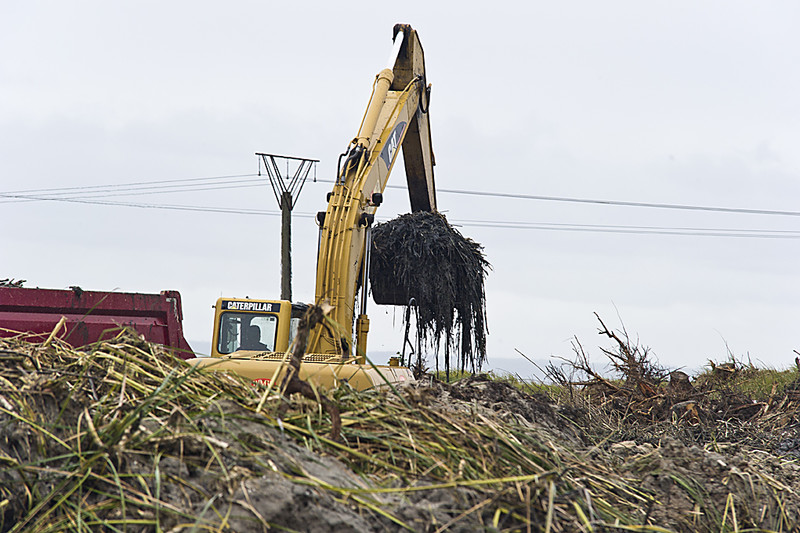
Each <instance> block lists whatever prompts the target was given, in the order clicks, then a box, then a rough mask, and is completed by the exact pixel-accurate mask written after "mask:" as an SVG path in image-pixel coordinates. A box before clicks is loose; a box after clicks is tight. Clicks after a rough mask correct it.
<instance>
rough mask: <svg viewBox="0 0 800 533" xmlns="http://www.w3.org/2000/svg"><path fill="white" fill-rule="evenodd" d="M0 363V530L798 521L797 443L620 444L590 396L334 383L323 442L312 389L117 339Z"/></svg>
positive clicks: (664, 526)
mask: <svg viewBox="0 0 800 533" xmlns="http://www.w3.org/2000/svg"><path fill="white" fill-rule="evenodd" d="M0 358H2V365H0V461H2V464H3V468H2V469H1V470H0V520H2V523H0V530H2V531H85V530H87V529H89V530H118V531H159V530H163V531H175V532H178V531H193V530H195V531H196V530H208V531H238V532H241V531H267V530H269V529H274V530H289V531H323V532H324V531H352V532H372V531H431V532H434V531H441V532H444V531H528V530H530V531H549V532H567V531H579V530H584V531H588V530H590V529H591V530H595V531H615V530H639V531H665V530H666V531H687V532H688V531H709V532H710V531H714V532H718V531H734V530H744V529H746V528H759V530H763V531H791V530H793V529H792V528H795V530H796V528H797V524H798V520H799V519H800V495H798V493H797V491H796V489H795V487H796V486H797V485H798V481H800V479H798V476H800V472H799V470H800V468H799V467H798V465H797V459H796V458H793V457H791V456H786V455H779V454H778V453H771V452H774V451H775V450H771V449H764V448H759V446H758V445H753V446H751V445H750V444H749V443H748V441H746V440H738V441H736V442H729V443H723V442H721V441H719V440H718V441H714V442H706V443H705V444H703V443H700V441H699V440H698V439H697V435H696V434H694V433H692V432H691V431H686V430H687V428H691V427H692V426H691V424H690V421H689V420H688V419H679V418H675V419H674V420H672V421H671V422H670V423H669V424H671V425H672V428H673V429H672V430H671V432H669V431H667V430H665V429H664V428H661V429H660V430H659V431H660V433H659V434H656V433H655V432H653V433H651V434H649V437H647V438H640V437H636V439H635V440H634V439H625V440H623V439H622V437H623V436H625V435H627V434H626V433H625V432H624V431H620V428H617V429H616V430H609V428H608V419H606V420H605V421H604V422H602V423H598V421H597V419H596V417H598V416H600V415H601V411H599V410H598V407H597V406H595V405H592V404H591V403H590V402H586V403H585V404H583V405H574V404H571V405H570V404H565V403H562V402H555V401H554V400H552V399H551V397H550V396H547V395H544V394H535V395H534V394H527V393H525V392H523V391H520V390H518V389H517V388H515V387H512V386H510V385H509V384H507V383H500V382H496V381H493V380H491V379H489V378H488V377H487V376H474V377H472V378H469V379H465V380H462V381H460V382H458V383H455V384H445V383H440V382H437V381H435V380H432V379H431V380H427V381H426V380H423V381H420V382H418V383H416V384H415V385H413V386H409V387H406V388H404V389H402V390H386V391H368V392H356V391H353V390H349V389H346V388H340V389H338V390H336V391H333V392H332V393H330V397H331V399H332V401H333V402H335V403H336V405H337V406H338V407H339V409H340V411H341V422H342V426H341V431H340V434H339V440H331V439H330V438H329V437H328V435H329V434H330V430H331V421H330V419H329V418H328V416H327V413H326V412H325V411H324V410H322V409H320V407H319V405H318V404H317V403H316V402H314V401H311V400H308V399H305V398H302V397H297V396H295V397H293V398H291V399H290V400H287V399H285V398H281V397H280V396H278V395H275V394H273V393H272V392H270V391H269V390H268V389H265V388H260V387H254V386H252V385H251V384H250V383H249V382H246V381H242V380H241V379H239V378H237V377H235V376H230V375H227V374H218V373H213V372H199V371H197V370H195V369H193V368H192V367H189V366H188V365H186V363H185V362H183V361H181V360H179V359H176V358H173V357H172V356H171V355H169V354H167V353H164V352H163V350H161V349H160V348H159V347H157V346H154V345H149V344H146V343H144V342H141V341H138V340H136V339H135V338H131V337H120V338H117V339H115V340H112V341H107V342H103V343H100V344H98V345H95V346H93V347H91V348H89V349H87V350H85V351H77V350H72V349H71V348H69V347H68V346H65V345H62V344H58V341H56V342H55V343H53V344H50V345H46V344H29V343H26V342H24V340H21V339H3V340H0ZM287 401H288V404H287ZM286 405H288V410H286V407H285V406H286ZM781 409H783V411H780V412H781V413H783V414H782V415H781V416H788V415H787V413H789V412H791V410H794V412H796V409H797V405H796V404H793V403H791V402H789V403H786V404H783V407H781ZM284 410H285V414H284V415H282V416H281V417H280V418H279V417H278V414H279V413H281V412H284ZM772 414H774V415H775V416H778V410H777V407H776V408H775V411H774V412H773V413H772ZM767 415H770V413H767ZM767 415H763V416H762V417H761V418H758V419H750V420H748V421H746V422H742V424H749V426H746V425H742V426H741V427H740V431H743V432H744V431H751V433H752V432H755V431H758V430H759V429H758V428H759V427H761V426H759V425H758V424H761V423H764V422H765V421H767V422H769V420H772V419H770V418H769V416H767ZM782 420H785V418H784V419H782ZM665 424H666V422H665ZM782 427H783V431H784V434H783V437H782V440H783V441H784V442H789V441H792V442H794V440H800V433H798V431H797V427H795V426H792V425H791V424H789V425H784V426H782ZM641 435H644V433H641ZM693 439H694V440H693ZM793 439H794V440H793ZM659 528H660V529H659Z"/></svg>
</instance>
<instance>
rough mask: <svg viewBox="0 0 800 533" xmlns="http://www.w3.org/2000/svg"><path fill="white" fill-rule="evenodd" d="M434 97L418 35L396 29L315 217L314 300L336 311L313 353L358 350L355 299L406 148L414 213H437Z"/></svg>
mask: <svg viewBox="0 0 800 533" xmlns="http://www.w3.org/2000/svg"><path fill="white" fill-rule="evenodd" d="M429 94H430V86H429V85H427V80H426V76H425V59H424V56H423V51H422V45H421V44H420V42H419V37H418V36H417V32H416V31H415V30H413V29H412V28H411V27H410V26H408V25H404V24H398V25H396V26H395V28H394V45H393V48H392V54H391V56H390V59H389V64H388V65H387V68H385V69H383V70H382V71H381V72H379V73H378V75H377V77H376V80H375V84H374V87H373V93H372V96H371V98H370V101H369V104H368V106H367V110H366V112H365V114H364V118H363V120H362V122H361V126H360V128H359V131H358V134H357V136H356V137H355V138H354V139H353V141H352V142H351V143H350V145H349V146H348V149H347V151H346V152H345V153H344V154H342V156H340V159H339V160H340V165H339V169H338V173H337V180H336V183H335V184H334V186H333V190H332V192H331V193H330V194H329V199H328V208H327V210H326V211H325V212H324V213H323V212H320V213H319V214H318V215H317V220H318V222H319V225H320V241H319V251H318V256H317V283H316V293H315V298H316V301H318V302H319V301H322V300H328V301H329V302H330V303H331V304H332V305H333V306H334V311H333V313H332V315H331V317H330V318H331V319H332V322H331V323H332V324H333V326H330V325H328V326H327V327H318V328H317V329H316V330H315V331H314V334H313V335H312V337H311V341H310V343H309V349H308V352H309V353H318V354H340V355H341V356H342V357H346V356H348V355H350V354H351V352H353V350H352V347H351V346H350V339H352V336H353V335H352V328H353V318H354V316H355V314H356V293H357V291H358V287H359V280H360V279H361V280H362V282H363V283H366V280H367V277H368V276H367V272H366V268H367V266H368V264H369V261H368V257H367V256H368V253H369V248H370V242H369V236H370V228H371V225H372V222H373V221H374V216H375V211H376V210H377V208H378V206H379V205H380V204H381V202H382V201H383V191H384V189H385V188H386V184H387V181H388V179H389V175H390V174H391V171H392V168H393V167H394V163H395V160H396V159H397V155H398V152H399V151H400V150H399V149H400V147H401V146H402V149H403V158H404V161H405V170H406V177H407V180H408V192H409V200H410V202H411V209H412V210H413V211H435V210H436V189H435V186H434V178H433V166H434V158H433V150H432V147H431V135H430V123H429V121H428V102H429V100H428V98H429ZM366 300H367V298H366V289H364V290H363V291H362V301H361V313H360V315H359V317H358V320H357V321H356V337H357V341H356V342H357V350H356V351H357V352H358V353H357V355H360V356H361V357H362V358H363V355H364V353H365V352H366V335H367V331H368V330H369V320H368V319H367V316H366V311H365V310H366Z"/></svg>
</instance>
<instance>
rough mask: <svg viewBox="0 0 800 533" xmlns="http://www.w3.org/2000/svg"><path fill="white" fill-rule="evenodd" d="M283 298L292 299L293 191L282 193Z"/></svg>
mask: <svg viewBox="0 0 800 533" xmlns="http://www.w3.org/2000/svg"><path fill="white" fill-rule="evenodd" d="M281 300H288V301H290V302H291V301H292V193H291V192H289V191H284V192H283V194H281Z"/></svg>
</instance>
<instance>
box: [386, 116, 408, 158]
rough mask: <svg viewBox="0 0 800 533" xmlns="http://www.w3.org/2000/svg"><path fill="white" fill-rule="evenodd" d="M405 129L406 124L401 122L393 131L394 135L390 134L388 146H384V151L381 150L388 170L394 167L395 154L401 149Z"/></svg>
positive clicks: (387, 140)
mask: <svg viewBox="0 0 800 533" xmlns="http://www.w3.org/2000/svg"><path fill="white" fill-rule="evenodd" d="M405 129H406V123H405V122H400V123H399V124H397V126H395V127H394V129H393V130H392V133H390V134H389V138H388V139H386V146H384V147H383V150H381V159H383V162H384V163H386V168H387V169H388V168H391V167H392V161H394V154H396V153H397V149H398V148H399V147H400V139H402V138H403V132H404V131H405Z"/></svg>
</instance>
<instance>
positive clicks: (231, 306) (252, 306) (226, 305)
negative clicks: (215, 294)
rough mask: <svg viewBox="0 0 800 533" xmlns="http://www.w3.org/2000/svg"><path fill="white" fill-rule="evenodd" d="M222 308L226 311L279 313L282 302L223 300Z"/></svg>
mask: <svg viewBox="0 0 800 533" xmlns="http://www.w3.org/2000/svg"><path fill="white" fill-rule="evenodd" d="M222 308H223V309H224V310H226V311H231V310H234V311H255V312H260V313H277V312H279V311H280V310H281V304H278V303H267V302H236V301H231V300H223V301H222Z"/></svg>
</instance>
